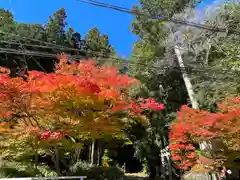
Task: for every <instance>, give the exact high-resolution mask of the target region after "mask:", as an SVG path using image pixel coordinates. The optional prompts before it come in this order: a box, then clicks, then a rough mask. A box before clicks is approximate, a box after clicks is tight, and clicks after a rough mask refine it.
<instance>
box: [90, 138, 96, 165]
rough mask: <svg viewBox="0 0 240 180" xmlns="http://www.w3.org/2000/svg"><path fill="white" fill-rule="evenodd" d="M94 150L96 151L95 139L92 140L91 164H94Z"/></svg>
mask: <svg viewBox="0 0 240 180" xmlns="http://www.w3.org/2000/svg"><path fill="white" fill-rule="evenodd" d="M94 152H95V140H92V147H91V161H90V165H91V166H93V165H94Z"/></svg>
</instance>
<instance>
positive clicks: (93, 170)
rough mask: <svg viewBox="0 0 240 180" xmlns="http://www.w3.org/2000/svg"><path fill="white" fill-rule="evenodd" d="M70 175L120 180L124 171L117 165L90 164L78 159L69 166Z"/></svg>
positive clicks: (96, 179)
mask: <svg viewBox="0 0 240 180" xmlns="http://www.w3.org/2000/svg"><path fill="white" fill-rule="evenodd" d="M70 171H71V175H72V176H87V180H120V179H122V178H123V177H124V173H123V171H122V170H120V169H119V168H117V167H97V166H90V164H89V163H87V162H84V161H79V162H77V163H76V164H74V165H73V166H72V167H71V168H70Z"/></svg>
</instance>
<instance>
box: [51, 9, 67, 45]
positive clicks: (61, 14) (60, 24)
mask: <svg viewBox="0 0 240 180" xmlns="http://www.w3.org/2000/svg"><path fill="white" fill-rule="evenodd" d="M66 18H67V15H66V11H65V9H64V8H61V9H59V10H58V11H56V12H55V13H54V14H53V15H52V16H50V17H49V20H48V23H47V25H46V36H47V37H46V40H47V41H49V42H54V43H56V44H61V45H63V44H64V40H65V27H66V25H67V22H66Z"/></svg>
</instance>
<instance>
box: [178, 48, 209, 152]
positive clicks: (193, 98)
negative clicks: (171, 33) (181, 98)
mask: <svg viewBox="0 0 240 180" xmlns="http://www.w3.org/2000/svg"><path fill="white" fill-rule="evenodd" d="M174 51H175V53H176V56H177V60H178V64H179V66H180V69H181V73H182V77H183V80H184V83H185V86H186V89H187V92H188V96H189V98H190V101H191V104H192V107H193V108H194V109H198V108H199V104H198V102H197V99H196V96H195V93H194V91H193V86H192V83H191V81H190V79H189V77H188V74H187V72H186V69H185V66H184V63H183V60H182V55H181V51H180V49H179V47H178V46H177V45H174ZM199 146H200V149H201V150H207V152H209V154H211V153H210V152H211V150H212V146H211V143H209V142H206V141H203V142H201V143H199Z"/></svg>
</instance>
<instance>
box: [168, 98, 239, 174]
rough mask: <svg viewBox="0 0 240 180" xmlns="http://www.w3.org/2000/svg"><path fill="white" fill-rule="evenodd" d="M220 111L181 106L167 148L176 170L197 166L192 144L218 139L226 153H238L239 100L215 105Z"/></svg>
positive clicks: (232, 99)
mask: <svg viewBox="0 0 240 180" xmlns="http://www.w3.org/2000/svg"><path fill="white" fill-rule="evenodd" d="M218 107H219V110H220V111H219V112H217V113H210V112H208V111H202V110H196V109H192V108H189V107H187V106H183V107H182V108H181V109H180V111H179V112H178V114H177V119H175V120H174V124H173V125H172V126H171V131H170V135H169V137H170V149H171V152H172V159H173V161H175V163H176V164H177V165H178V167H179V168H181V169H184V170H188V169H189V168H190V167H192V166H193V165H194V164H196V163H197V159H198V156H197V154H196V148H195V147H194V144H196V143H199V142H201V141H206V140H213V139H218V140H220V141H221V142H223V143H224V144H225V145H226V147H228V149H229V150H232V151H240V133H239V132H240V98H239V97H235V98H228V99H226V100H225V101H223V102H221V103H219V104H218Z"/></svg>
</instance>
